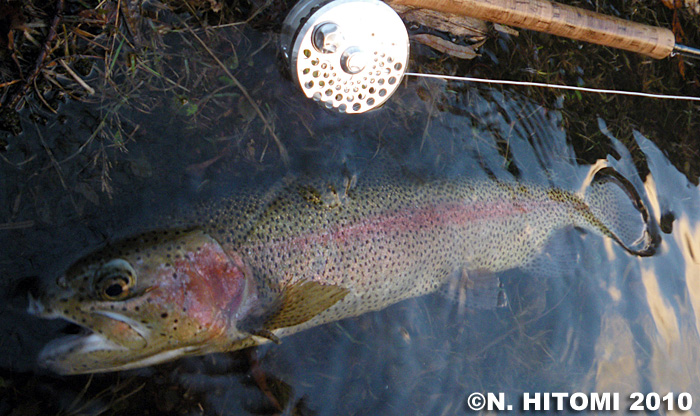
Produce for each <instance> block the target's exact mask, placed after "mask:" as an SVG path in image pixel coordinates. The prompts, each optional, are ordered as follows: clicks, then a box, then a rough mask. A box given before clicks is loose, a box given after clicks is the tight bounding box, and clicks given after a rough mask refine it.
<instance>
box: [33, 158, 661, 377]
mask: <svg viewBox="0 0 700 416" xmlns="http://www.w3.org/2000/svg"><path fill="white" fill-rule="evenodd" d="M592 176H593V175H592ZM195 217H196V218H198V223H196V224H195V225H194V226H188V227H178V228H176V229H166V230H159V231H152V232H147V233H143V234H140V235H136V236H134V237H131V238H127V239H125V240H121V241H119V242H117V243H114V244H110V245H108V246H106V247H104V248H102V249H100V250H99V251H97V252H95V253H94V254H91V255H89V256H87V257H86V258H83V259H81V260H80V261H78V262H77V263H76V264H74V265H73V266H71V267H70V268H69V269H68V270H67V271H66V273H65V274H64V275H62V276H61V277H59V278H58V279H57V281H56V284H55V285H52V286H51V287H48V288H45V289H43V290H42V293H41V294H39V295H38V297H37V298H31V299H30V307H29V310H30V312H31V313H34V314H36V315H39V316H42V317H46V318H63V319H65V320H68V321H70V322H73V323H75V324H77V325H79V326H81V327H82V328H83V330H82V332H81V333H78V334H73V335H68V336H64V337H61V338H58V339H56V340H54V341H51V342H50V343H49V344H48V345H46V346H45V348H44V349H43V351H42V352H41V353H40V356H39V361H40V364H42V365H44V366H46V367H48V368H50V369H52V370H54V371H56V372H59V373H62V374H78V373H90V372H105V371H115V370H123V369H129V368H136V367H142V366H147V365H152V364H156V363H160V362H164V361H167V360H172V359H175V358H178V357H182V356H188V355H198V354H207V353H212V352H222V351H231V350H237V349H241V348H245V347H249V346H253V345H257V344H260V343H263V342H268V341H270V340H272V341H276V342H278V341H279V338H281V337H282V336H284V335H288V334H292V333H294V332H297V331H300V330H302V329H306V328H309V327H313V326H316V325H320V324H323V323H327V322H331V321H336V320H339V319H343V318H347V317H351V316H357V315H359V314H362V313H365V312H368V311H375V310H379V309H382V308H385V307H387V306H389V305H391V304H394V303H396V302H399V301H401V300H403V299H407V298H411V297H415V296H420V295H424V294H427V293H431V292H434V291H437V290H439V289H444V288H446V287H449V288H452V289H454V288H458V292H459V293H460V296H461V297H462V298H464V294H465V293H466V294H467V295H469V296H471V297H472V298H473V299H477V300H482V301H483V302H482V303H490V304H493V306H496V303H497V298H498V296H499V288H498V281H497V278H496V277H495V275H494V273H496V272H499V271H503V270H507V269H511V268H515V267H527V265H528V264H531V263H532V262H533V259H536V258H537V255H538V253H539V252H540V251H541V250H542V248H543V246H544V245H545V244H546V242H547V240H548V238H549V237H550V236H551V235H552V233H553V232H554V231H556V230H558V229H561V228H563V227H571V226H574V227H582V228H585V229H587V230H591V231H593V232H595V233H598V234H600V235H603V236H606V237H609V238H612V239H614V240H615V241H616V242H618V243H619V244H620V245H622V246H623V247H624V248H625V249H626V250H627V251H629V252H631V253H633V254H636V255H650V254H652V253H653V252H654V248H655V242H654V240H655V238H653V237H652V234H653V233H650V232H649V228H648V226H647V225H648V224H647V221H648V220H649V218H648V214H647V211H646V209H645V208H644V206H643V205H642V204H641V203H640V202H639V198H638V197H637V195H636V194H635V193H634V191H633V190H632V188H631V185H629V183H627V182H626V181H625V180H624V178H621V177H620V176H619V175H617V174H616V173H615V172H614V171H612V169H610V168H605V169H603V170H601V171H600V172H598V173H596V174H595V175H594V176H593V178H592V179H591V180H590V181H589V184H588V186H587V187H585V189H583V190H581V191H580V192H578V193H574V192H568V191H564V190H561V189H552V188H545V187H541V186H536V185H527V184H520V183H516V182H503V181H496V180H484V181H474V180H464V181H459V180H437V181H428V182H422V183H414V182H411V181H409V180H406V181H405V182H398V181H396V180H393V179H384V180H381V179H366V180H360V181H359V182H358V183H356V184H354V185H353V186H351V187H348V189H347V190H344V191H341V192H336V191H335V190H334V189H333V188H332V187H328V186H327V185H324V186H316V185H314V184H313V183H311V182H304V181H301V180H298V181H295V182H292V183H287V184H284V185H281V186H280V187H279V188H278V189H276V190H275V191H270V192H268V193H267V194H259V193H258V194H256V193H251V194H250V195H247V196H246V195H243V196H240V197H238V198H234V199H231V200H227V201H225V202H224V203H220V204H217V205H216V206H215V207H213V208H201V209H200V210H199V211H198V212H197V213H196V216H195ZM489 274H490V275H491V276H492V277H493V278H492V279H488V278H487V279H486V280H485V282H484V279H480V278H479V277H478V276H489Z"/></svg>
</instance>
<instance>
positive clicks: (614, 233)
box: [583, 167, 661, 256]
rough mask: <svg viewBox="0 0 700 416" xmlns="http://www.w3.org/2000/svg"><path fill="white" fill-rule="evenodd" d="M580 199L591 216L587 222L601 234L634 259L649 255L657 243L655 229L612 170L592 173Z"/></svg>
mask: <svg viewBox="0 0 700 416" xmlns="http://www.w3.org/2000/svg"><path fill="white" fill-rule="evenodd" d="M583 198H584V201H585V202H586V204H587V205H588V207H589V209H590V212H591V214H593V215H592V217H593V218H592V219H591V218H589V220H590V222H592V223H593V225H595V226H596V227H595V228H597V229H598V230H600V231H601V232H602V233H603V234H605V235H607V236H608V237H610V238H612V239H614V240H615V241H617V242H618V243H619V244H620V245H621V246H622V247H623V248H624V249H625V250H627V251H629V252H630V253H632V254H635V255H638V256H651V255H653V254H654V253H655V252H656V248H657V247H658V245H659V242H660V241H661V237H660V236H659V232H658V229H657V228H658V227H656V223H655V222H654V220H653V218H652V217H651V216H650V215H649V211H648V210H647V208H646V206H645V205H644V203H643V201H642V199H641V198H640V197H639V194H638V193H637V191H636V190H635V189H634V186H633V185H632V184H631V183H630V182H629V181H628V180H627V179H626V178H625V177H624V176H622V175H620V174H619V173H618V172H617V171H616V170H615V169H613V168H611V167H603V168H600V169H598V170H596V171H593V173H592V179H591V180H590V182H589V184H588V186H587V187H586V189H585V191H584V193H583Z"/></svg>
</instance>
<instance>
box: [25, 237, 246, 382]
mask: <svg viewBox="0 0 700 416" xmlns="http://www.w3.org/2000/svg"><path fill="white" fill-rule="evenodd" d="M254 286H255V285H254V284H252V280H251V272H250V269H249V268H248V267H247V266H246V265H245V264H244V262H243V261H242V260H241V258H240V257H237V255H235V254H230V253H227V252H225V251H224V250H223V248H222V247H221V245H220V244H219V243H218V242H217V241H216V240H214V239H213V238H212V237H210V236H209V235H208V234H206V233H204V232H202V231H179V230H176V231H164V232H150V233H145V234H141V235H139V236H136V237H133V238H129V239H126V240H123V241H121V242H119V243H117V244H113V245H110V246H108V247H106V248H104V249H102V250H99V251H98V252H96V253H94V254H91V255H89V256H87V257H85V258H83V259H81V260H80V261H78V262H77V263H75V264H74V265H73V266H71V267H70V268H69V269H68V270H67V271H66V273H65V274H64V275H62V276H60V277H59V278H58V279H57V280H56V283H55V284H53V285H50V287H47V288H45V289H43V290H42V291H41V292H40V294H39V295H38V297H36V298H34V297H30V306H29V312H30V313H33V314H34V315H38V316H41V317H44V318H63V319H65V320H67V321H70V322H72V323H74V324H77V325H78V326H79V327H80V328H81V329H80V330H79V331H78V333H76V334H71V335H68V336H64V337H61V338H58V339H56V340H53V341H51V342H49V344H47V345H46V346H45V347H44V349H43V350H42V351H41V353H40V354H39V363H40V365H42V366H45V367H48V368H49V369H51V370H53V371H56V372H58V373H61V374H80V373H93V372H106V371H116V370H124V369H130V368H137V367H144V366H148V365H152V364H156V363H160V362H164V361H168V360H172V359H175V358H178V357H182V356H186V355H198V354H204V353H208V352H216V351H224V350H227V349H230V346H231V344H232V342H236V341H238V339H234V338H236V337H237V336H239V337H240V338H245V336H246V334H244V333H243V332H242V331H237V330H236V328H235V325H236V322H239V321H240V320H242V319H243V318H244V317H245V316H246V315H247V314H248V313H249V312H250V310H251V309H252V308H253V306H254V305H255V300H256V297H257V294H256V292H255V287H254ZM236 334H238V335H236Z"/></svg>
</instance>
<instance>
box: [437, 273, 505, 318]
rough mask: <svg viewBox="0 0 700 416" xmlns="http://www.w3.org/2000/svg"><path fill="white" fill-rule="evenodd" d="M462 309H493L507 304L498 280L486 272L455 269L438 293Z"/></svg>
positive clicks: (492, 274)
mask: <svg viewBox="0 0 700 416" xmlns="http://www.w3.org/2000/svg"><path fill="white" fill-rule="evenodd" d="M440 292H441V293H442V294H443V295H444V296H445V297H447V298H448V299H450V300H452V301H454V302H457V303H458V305H459V309H460V311H461V310H463V309H493V308H500V307H504V306H506V305H507V304H508V299H507V297H506V293H505V291H504V290H503V285H502V284H501V281H500V279H499V278H498V277H497V276H496V275H495V274H494V273H493V272H490V271H488V270H479V269H477V270H470V269H468V268H467V267H466V266H461V267H459V268H457V269H456V270H455V271H454V272H453V273H452V275H451V276H450V278H449V280H448V281H447V283H446V284H445V285H444V286H443V287H442V289H441V291H440Z"/></svg>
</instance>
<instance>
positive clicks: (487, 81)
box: [404, 72, 700, 101]
mask: <svg viewBox="0 0 700 416" xmlns="http://www.w3.org/2000/svg"><path fill="white" fill-rule="evenodd" d="M404 75H406V76H412V77H423V78H437V79H443V80H450V81H465V82H478V83H482V84H501V85H516V86H524V87H539V88H551V89H558V90H572V91H583V92H593V93H599V94H615V95H629V96H633V97H646V98H658V99H664V100H684V101H700V97H690V96H686V95H668V94H654V93H647V92H637V91H624V90H610V89H604V88H588V87H576V86H573V85H562V84H547V83H544V82H530V81H509V80H502V79H486V78H474V77H460V76H454V75H440V74H421V73H418V72H406V73H405V74H404Z"/></svg>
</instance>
